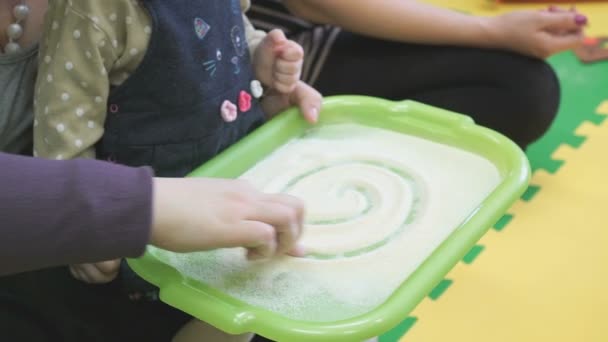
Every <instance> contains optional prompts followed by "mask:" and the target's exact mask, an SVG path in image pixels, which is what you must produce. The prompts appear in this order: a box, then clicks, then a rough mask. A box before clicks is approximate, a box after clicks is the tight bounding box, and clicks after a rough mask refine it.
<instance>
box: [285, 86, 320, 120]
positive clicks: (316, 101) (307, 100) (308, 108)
mask: <svg viewBox="0 0 608 342" xmlns="http://www.w3.org/2000/svg"><path fill="white" fill-rule="evenodd" d="M290 97H291V98H290V102H291V103H294V104H297V105H298V107H299V108H300V111H301V112H302V116H304V118H305V119H306V121H308V122H310V123H313V124H314V123H316V122H317V121H318V120H319V113H320V112H321V106H322V105H323V96H322V95H321V93H319V92H318V91H317V90H316V89H314V88H313V87H311V86H309V85H308V84H306V83H304V82H299V83H298V86H297V87H296V90H295V91H294V92H293V93H291V95H290Z"/></svg>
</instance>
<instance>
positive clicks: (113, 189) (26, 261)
mask: <svg viewBox="0 0 608 342" xmlns="http://www.w3.org/2000/svg"><path fill="white" fill-rule="evenodd" d="M0 165H1V167H0V189H1V191H0V274H7V273H15V272H22V271H27V270H32V269H37V268H43V267H48V266H56V265H62V264H68V263H75V262H91V261H99V260H109V259H112V258H117V257H136V256H139V255H141V254H142V253H143V251H144V249H145V246H146V244H147V243H148V241H149V239H150V226H151V221H152V214H151V213H152V174H151V171H150V170H149V169H146V168H138V169H135V168H127V167H123V166H119V165H114V164H110V163H103V162H99V161H94V160H71V161H49V160H42V159H36V158H26V157H20V156H13V155H7V154H1V153H0Z"/></svg>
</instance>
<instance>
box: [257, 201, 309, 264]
mask: <svg viewBox="0 0 608 342" xmlns="http://www.w3.org/2000/svg"><path fill="white" fill-rule="evenodd" d="M277 196H281V197H277ZM284 197H285V196H284V195H274V196H272V195H269V196H265V197H263V198H262V200H261V201H260V202H259V203H258V206H257V208H256V210H255V213H254V214H253V217H252V218H251V219H252V220H255V221H259V222H264V223H267V224H269V225H271V226H272V227H273V228H274V231H275V232H276V233H275V241H276V243H277V245H276V246H275V248H276V250H275V253H277V254H284V253H286V252H288V251H289V250H291V249H292V248H293V247H294V246H295V243H296V241H297V238H298V237H299V235H300V232H301V229H302V221H301V220H302V219H301V217H302V215H301V213H299V210H300V209H299V208H297V207H293V206H292V204H291V202H290V201H283V200H281V198H284Z"/></svg>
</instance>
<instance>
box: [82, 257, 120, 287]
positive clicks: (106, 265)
mask: <svg viewBox="0 0 608 342" xmlns="http://www.w3.org/2000/svg"><path fill="white" fill-rule="evenodd" d="M119 268H120V259H116V260H110V261H104V262H98V263H94V264H80V265H71V266H70V273H72V276H73V277H74V278H76V279H78V280H80V281H83V282H85V283H88V284H105V283H109V282H111V281H112V280H114V278H116V276H117V275H118V270H119Z"/></svg>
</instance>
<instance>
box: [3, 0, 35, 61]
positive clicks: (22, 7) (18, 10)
mask: <svg viewBox="0 0 608 342" xmlns="http://www.w3.org/2000/svg"><path fill="white" fill-rule="evenodd" d="M29 14H30V7H29V6H28V5H26V4H25V2H24V1H21V3H19V4H17V5H15V7H13V16H14V17H15V22H14V23H12V24H10V25H8V27H7V28H6V35H7V36H8V43H7V44H6V45H5V46H4V53H6V54H11V53H16V52H19V51H20V50H21V45H19V43H17V40H19V38H21V36H22V35H23V26H22V25H21V23H23V21H25V19H26V18H27V16H28V15H29Z"/></svg>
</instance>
